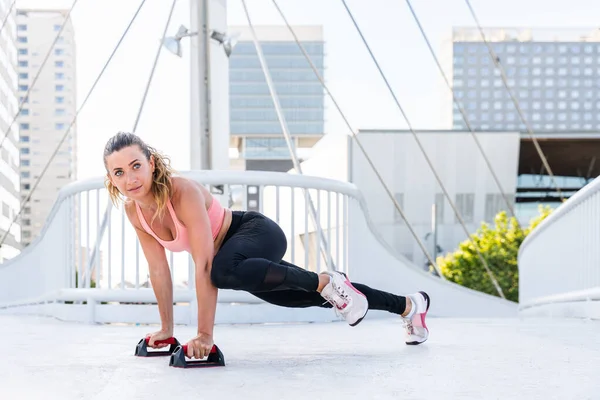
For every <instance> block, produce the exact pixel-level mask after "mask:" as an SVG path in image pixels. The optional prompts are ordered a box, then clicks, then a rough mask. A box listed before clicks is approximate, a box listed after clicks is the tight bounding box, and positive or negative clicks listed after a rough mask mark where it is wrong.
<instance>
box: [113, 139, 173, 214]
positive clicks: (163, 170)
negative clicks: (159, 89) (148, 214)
mask: <svg viewBox="0 0 600 400" xmlns="http://www.w3.org/2000/svg"><path fill="white" fill-rule="evenodd" d="M129 146H138V147H139V148H140V150H141V151H142V153H144V155H145V156H146V159H147V160H148V161H150V159H151V158H152V159H154V172H153V173H152V188H151V191H152V196H153V197H154V199H155V200H156V204H157V205H158V208H157V210H156V212H155V213H154V215H153V216H152V221H151V222H150V224H152V222H154V219H155V218H156V217H160V218H161V219H162V217H163V216H164V213H165V209H166V207H167V202H168V201H169V199H170V198H171V195H172V194H173V184H172V182H171V177H172V176H173V174H174V172H175V171H174V170H173V168H171V160H170V159H169V157H167V156H165V155H163V154H161V153H160V152H159V151H158V150H156V149H155V148H153V147H151V146H148V145H147V144H146V143H145V142H144V141H143V140H142V139H141V138H140V137H139V136H137V135H136V134H134V133H128V132H119V133H117V134H116V135H115V136H113V137H112V138H110V139H109V141H108V142H107V143H106V146H105V147H104V167H105V168H106V179H105V180H104V185H105V186H106V189H107V190H108V195H109V196H110V199H111V201H112V202H113V204H114V205H115V206H118V203H119V202H123V203H124V202H125V198H124V197H123V194H122V193H121V192H120V191H119V189H117V187H116V186H115V185H113V184H112V182H111V181H110V179H109V177H108V175H109V171H108V167H107V165H106V158H107V157H108V156H109V155H111V154H112V153H114V152H115V151H119V150H121V149H123V148H125V147H129Z"/></svg>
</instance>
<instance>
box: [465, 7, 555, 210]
mask: <svg viewBox="0 0 600 400" xmlns="http://www.w3.org/2000/svg"><path fill="white" fill-rule="evenodd" d="M465 2H466V3H467V7H468V8H469V11H470V12H471V15H472V16H473V20H474V21H475V23H476V24H477V29H478V30H479V33H480V35H481V39H482V40H483V42H484V43H485V46H486V47H487V49H488V53H489V54H490V57H491V58H492V62H493V63H494V65H495V66H496V68H498V70H499V71H500V77H501V78H502V83H503V84H504V87H505V88H506V91H507V92H508V95H509V96H510V98H511V100H512V102H513V104H514V105H515V109H516V110H517V114H519V118H521V121H522V122H523V124H524V125H525V128H526V129H527V133H528V134H529V137H530V138H531V140H532V141H533V145H534V147H535V149H536V151H537V153H538V155H539V156H540V159H541V160H542V163H543V164H544V167H545V168H546V171H548V174H549V175H550V179H551V180H552V182H553V183H554V186H556V191H557V192H558V195H559V196H560V201H561V202H562V201H564V200H565V199H564V197H563V195H562V191H561V190H560V187H559V186H558V183H557V182H556V179H555V177H554V173H553V172H552V168H550V164H548V160H547V159H546V156H545V155H544V152H543V151H542V148H541V147H540V145H539V143H538V140H537V139H536V137H535V136H534V135H533V130H532V129H531V126H530V125H529V122H528V121H527V120H526V119H525V115H524V114H523V110H522V109H521V106H520V105H519V101H518V100H517V97H516V96H515V95H514V93H513V91H512V89H511V88H510V85H509V84H508V79H507V78H506V73H505V71H504V68H503V67H502V64H501V63H500V58H499V57H498V56H497V55H496V53H495V52H494V49H493V48H492V45H491V44H490V43H489V42H488V40H487V39H486V37H485V33H484V32H483V28H482V27H481V24H480V23H479V18H477V15H476V14H475V10H474V9H473V7H472V6H471V2H470V1H469V0H465Z"/></svg>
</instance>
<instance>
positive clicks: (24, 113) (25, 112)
mask: <svg viewBox="0 0 600 400" xmlns="http://www.w3.org/2000/svg"><path fill="white" fill-rule="evenodd" d="M21 115H29V109H27V108H23V109H21Z"/></svg>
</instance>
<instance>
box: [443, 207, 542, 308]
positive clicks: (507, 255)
mask: <svg viewBox="0 0 600 400" xmlns="http://www.w3.org/2000/svg"><path fill="white" fill-rule="evenodd" d="M538 211H539V214H538V215H537V216H536V217H534V218H533V219H532V220H531V221H530V223H529V226H528V227H522V229H521V228H520V227H519V224H518V223H517V220H516V218H514V217H511V218H509V217H508V216H507V215H506V212H505V211H502V212H500V213H498V214H497V215H496V217H495V218H494V226H493V227H490V226H489V225H488V224H486V223H482V224H481V227H480V228H479V229H478V230H477V232H476V233H474V234H472V235H471V239H472V241H473V242H471V241H470V240H465V241H464V242H462V243H460V245H459V247H458V249H457V250H456V251H454V252H451V253H448V254H446V255H445V256H441V257H438V258H437V260H436V261H437V263H438V266H439V267H440V270H441V271H442V274H443V275H444V276H445V277H446V279H448V280H449V281H451V282H454V283H457V284H459V285H462V286H465V287H468V288H470V289H473V290H477V291H480V292H484V293H488V294H491V295H496V296H499V295H498V292H497V290H496V288H495V287H494V284H493V283H492V281H491V279H490V277H489V275H488V274H487V272H486V270H485V267H484V266H483V264H482V263H481V260H480V259H479V256H478V255H477V251H476V250H475V247H474V245H473V243H475V246H477V248H478V249H479V251H480V252H481V255H482V256H483V258H484V259H485V260H486V262H487V264H488V266H489V268H490V270H491V271H492V273H493V274H494V276H495V277H496V280H497V281H498V284H499V285H500V287H501V288H502V291H503V292H504V296H506V299H507V300H512V301H518V300H519V270H518V267H517V255H518V252H519V247H520V246H521V243H523V240H524V239H525V238H526V237H527V235H528V234H529V233H530V232H531V231H532V230H533V229H534V228H535V227H536V226H537V225H538V224H539V223H540V222H542V221H543V220H544V219H545V218H546V217H547V216H548V215H550V214H551V213H552V208H550V207H547V206H546V207H542V206H540V207H539V208H538Z"/></svg>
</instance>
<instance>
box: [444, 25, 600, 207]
mask: <svg viewBox="0 0 600 400" xmlns="http://www.w3.org/2000/svg"><path fill="white" fill-rule="evenodd" d="M483 31H484V34H485V37H486V41H487V42H488V44H489V45H490V46H491V47H492V49H493V53H492V52H490V50H489V48H488V46H487V45H486V43H485V42H483V41H482V38H481V33H480V31H479V30H478V29H477V28H456V29H455V30H454V31H453V37H452V43H451V44H452V82H453V88H454V94H455V96H456V97H457V99H458V100H459V101H460V103H461V105H462V107H463V109H464V111H465V114H466V116H467V119H468V121H469V124H470V126H471V128H472V129H473V130H476V131H520V132H522V133H523V139H522V141H521V144H520V148H521V150H520V160H521V163H522V164H523V165H528V166H530V169H529V170H524V169H523V168H519V171H520V172H519V175H518V179H517V188H516V192H517V193H516V199H515V200H516V206H515V208H516V212H517V213H518V214H519V215H522V216H533V215H535V214H537V207H538V205H550V206H552V207H556V206H558V205H559V204H560V203H561V200H560V197H561V196H563V197H565V198H568V197H569V196H570V195H571V194H572V193H573V192H574V191H576V190H578V189H580V188H581V187H583V186H585V185H586V184H587V183H588V182H589V180H590V179H592V178H594V177H595V176H594V175H593V174H592V172H593V171H594V164H595V157H594V158H593V159H592V161H589V160H588V159H586V160H584V157H582V151H584V150H586V148H585V146H588V149H587V150H589V149H591V148H595V146H596V144H594V143H591V142H590V143H587V144H584V142H582V139H583V137H584V136H585V135H586V134H587V135H592V136H595V135H597V132H598V131H599V130H600V93H599V92H598V90H597V86H598V84H599V83H600V68H598V67H597V65H598V63H600V31H599V30H598V29H597V28H590V29H579V28H575V29H564V28H544V29H541V28H540V29H528V28H484V29H483ZM492 55H495V57H496V61H497V62H498V63H499V64H500V65H501V66H502V69H503V71H504V79H505V80H506V83H507V84H508V86H509V87H510V89H511V92H512V94H513V95H514V97H515V99H516V100H517V104H518V106H519V108H520V110H521V111H522V114H523V116H524V118H525V120H526V121H527V123H528V124H529V126H530V127H531V129H532V130H533V132H534V133H535V134H536V135H537V137H538V138H539V139H540V140H542V139H543V142H542V144H541V145H540V146H541V147H540V148H541V149H542V151H545V152H551V154H552V155H551V156H550V157H548V158H549V160H548V163H549V165H550V167H551V169H553V170H554V175H555V177H554V179H550V177H549V172H548V171H547V170H546V168H545V166H543V165H542V164H541V161H538V160H540V157H539V156H538V153H537V150H536V149H534V147H533V145H532V144H531V140H530V139H528V137H529V135H527V130H526V125H525V124H524V123H523V121H522V120H521V117H520V115H519V113H518V111H517V108H516V107H515V102H514V101H513V99H512V98H511V96H510V94H509V92H508V91H507V89H506V87H505V83H504V80H503V76H502V72H501V71H500V69H499V68H498V67H496V66H495V63H494V62H493V58H492ZM448 95H449V91H448ZM448 99H449V100H450V101H451V100H452V99H451V98H450V97H449V98H448ZM450 109H452V127H453V129H455V130H465V129H467V125H466V123H465V121H464V120H463V117H462V115H461V113H460V111H459V109H458V107H457V106H456V104H453V108H450V107H449V106H448V107H447V111H449V110H450ZM584 140H585V139H584ZM590 146H593V147H590ZM554 149H559V150H560V151H555V150H554ZM577 159H580V161H578V162H577V163H575V162H574V161H573V160H577ZM561 164H562V165H561ZM534 165H535V166H536V167H535V168H533V166H534ZM565 165H570V166H569V167H565ZM556 166H559V168H554V167H556ZM556 171H559V173H558V174H556ZM556 175H558V176H556ZM557 186H558V187H559V188H562V189H561V193H559V192H558V190H557ZM523 218H524V217H523Z"/></svg>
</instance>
